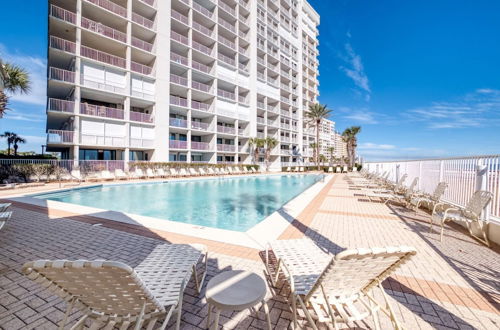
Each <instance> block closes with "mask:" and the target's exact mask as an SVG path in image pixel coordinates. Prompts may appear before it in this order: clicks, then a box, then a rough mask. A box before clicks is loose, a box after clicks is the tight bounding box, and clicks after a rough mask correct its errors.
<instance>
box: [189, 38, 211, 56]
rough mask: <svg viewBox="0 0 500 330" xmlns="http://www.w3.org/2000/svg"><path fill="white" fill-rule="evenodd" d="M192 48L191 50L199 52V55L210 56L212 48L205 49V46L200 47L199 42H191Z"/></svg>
mask: <svg viewBox="0 0 500 330" xmlns="http://www.w3.org/2000/svg"><path fill="white" fill-rule="evenodd" d="M186 45H187V44H186ZM192 47H193V49H195V50H197V51H199V52H200V53H203V54H206V55H209V56H212V48H210V47H207V46H205V45H202V44H200V43H199V42H196V41H194V40H193V42H192Z"/></svg>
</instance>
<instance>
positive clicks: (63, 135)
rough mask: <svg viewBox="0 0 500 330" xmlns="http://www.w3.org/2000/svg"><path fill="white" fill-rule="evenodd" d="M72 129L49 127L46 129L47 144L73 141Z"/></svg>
mask: <svg viewBox="0 0 500 330" xmlns="http://www.w3.org/2000/svg"><path fill="white" fill-rule="evenodd" d="M74 134H75V132H74V131H62V130H55V129H49V130H48V131H47V144H50V143H52V144H65V143H73V137H74Z"/></svg>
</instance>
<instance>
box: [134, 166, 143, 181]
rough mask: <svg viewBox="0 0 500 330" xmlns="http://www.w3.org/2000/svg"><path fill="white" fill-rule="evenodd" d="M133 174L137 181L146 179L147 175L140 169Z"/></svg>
mask: <svg viewBox="0 0 500 330" xmlns="http://www.w3.org/2000/svg"><path fill="white" fill-rule="evenodd" d="M132 173H133V176H134V178H136V179H145V178H146V175H145V174H144V171H143V170H142V169H140V168H136V169H135V171H134V172H132Z"/></svg>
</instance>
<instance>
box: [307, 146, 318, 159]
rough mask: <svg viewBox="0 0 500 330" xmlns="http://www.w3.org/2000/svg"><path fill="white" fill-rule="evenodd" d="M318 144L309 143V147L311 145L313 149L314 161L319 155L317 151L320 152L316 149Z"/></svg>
mask: <svg viewBox="0 0 500 330" xmlns="http://www.w3.org/2000/svg"><path fill="white" fill-rule="evenodd" d="M317 145H318V144H317V143H311V144H310V145H309V147H311V149H312V150H313V159H314V161H316V155H317V154H316V153H317V152H318V150H317V149H316V147H317Z"/></svg>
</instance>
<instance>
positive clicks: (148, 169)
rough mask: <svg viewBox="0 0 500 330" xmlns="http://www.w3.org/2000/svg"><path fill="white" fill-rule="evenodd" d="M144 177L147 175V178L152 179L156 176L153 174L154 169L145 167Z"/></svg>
mask: <svg viewBox="0 0 500 330" xmlns="http://www.w3.org/2000/svg"><path fill="white" fill-rule="evenodd" d="M146 177H147V178H148V179H154V178H156V175H155V172H154V170H153V169H151V168H147V169H146Z"/></svg>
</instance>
